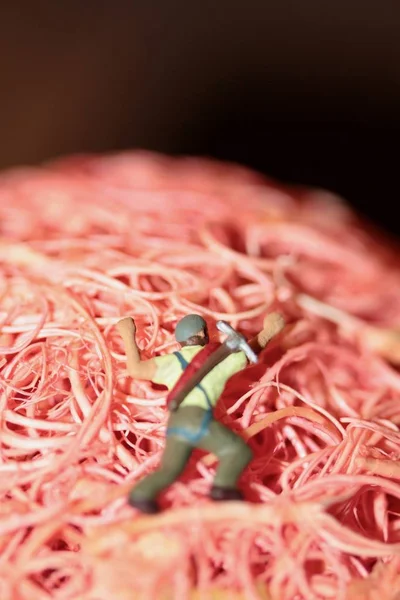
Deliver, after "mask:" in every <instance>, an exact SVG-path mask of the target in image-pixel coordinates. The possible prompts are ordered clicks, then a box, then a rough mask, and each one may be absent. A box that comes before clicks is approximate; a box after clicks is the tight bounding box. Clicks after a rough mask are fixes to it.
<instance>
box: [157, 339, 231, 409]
mask: <svg viewBox="0 0 400 600" xmlns="http://www.w3.org/2000/svg"><path fill="white" fill-rule="evenodd" d="M219 346H220V344H217V343H211V344H207V345H206V346H205V347H204V348H203V349H202V350H200V352H198V354H196V356H195V357H194V358H193V359H192V361H191V362H190V363H188V362H187V360H186V359H185V357H184V356H183V355H182V354H181V353H180V352H174V355H175V356H176V358H177V359H178V360H179V363H180V365H181V367H182V370H183V374H182V375H181V377H180V379H179V380H178V381H177V383H176V384H175V386H174V388H173V389H172V390H171V391H170V393H169V394H168V397H167V404H169V403H170V402H171V400H172V399H173V398H174V397H175V396H176V394H177V393H179V392H180V391H181V390H182V388H183V387H184V386H185V385H186V383H187V382H188V381H189V380H190V379H191V377H193V375H194V374H195V373H196V371H198V369H199V368H200V367H202V366H203V364H204V363H205V361H206V360H207V359H208V357H209V356H210V355H211V354H212V353H213V352H215V350H216V349H217V348H219ZM196 387H197V388H198V389H199V390H201V392H203V394H204V396H205V399H206V402H207V406H208V408H209V410H212V408H213V407H212V404H211V401H210V398H209V397H208V394H207V392H206V390H205V389H204V387H203V386H202V385H201V383H198V384H197V385H196Z"/></svg>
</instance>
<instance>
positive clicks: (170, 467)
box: [129, 436, 193, 513]
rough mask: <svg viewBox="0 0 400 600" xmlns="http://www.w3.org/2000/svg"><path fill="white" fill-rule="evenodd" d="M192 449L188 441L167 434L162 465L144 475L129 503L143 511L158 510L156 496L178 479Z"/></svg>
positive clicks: (133, 491)
mask: <svg viewBox="0 0 400 600" xmlns="http://www.w3.org/2000/svg"><path fill="white" fill-rule="evenodd" d="M192 450H193V446H192V445H191V444H190V443H189V442H188V441H186V440H183V439H178V438H176V437H175V436H167V441H166V446H165V450H164V454H163V457H162V459H161V465H160V467H159V468H158V469H157V471H155V472H154V473H151V474H150V475H148V476H147V477H144V479H142V480H141V481H140V482H139V483H138V484H137V485H136V486H135V487H134V488H133V490H132V491H131V493H130V495H129V504H130V505H131V506H133V507H135V508H138V509H139V510H141V511H142V512H146V513H155V512H157V511H158V505H157V502H156V498H157V496H158V494H159V493H160V492H162V491H163V490H164V489H165V488H167V487H169V486H170V485H171V484H172V483H174V481H175V480H176V479H178V477H179V476H180V474H181V473H182V471H183V470H184V468H185V466H186V464H187V462H188V460H189V458H190V455H191V453H192Z"/></svg>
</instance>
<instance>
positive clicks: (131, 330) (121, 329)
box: [116, 317, 136, 337]
mask: <svg viewBox="0 0 400 600" xmlns="http://www.w3.org/2000/svg"><path fill="white" fill-rule="evenodd" d="M116 327H117V330H118V333H119V334H120V336H121V337H124V336H126V335H129V336H130V335H135V333H136V325H135V321H134V320H133V319H132V317H124V318H123V319H121V320H120V321H118V323H117V325H116Z"/></svg>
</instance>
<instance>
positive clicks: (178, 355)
mask: <svg viewBox="0 0 400 600" xmlns="http://www.w3.org/2000/svg"><path fill="white" fill-rule="evenodd" d="M174 355H175V356H176V358H177V359H178V360H179V362H180V364H181V367H182V369H183V371H184V370H185V369H186V367H187V366H188V365H189V363H188V362H187V360H186V359H185V358H184V356H182V354H181V353H180V352H174ZM196 387H197V388H198V389H199V390H200V391H201V392H203V394H204V396H205V398H206V401H207V405H208V408H209V409H210V410H212V404H211V401H210V398H209V397H208V394H207V392H206V390H205V389H204V388H203V386H202V385H201V383H198V384H197V385H196Z"/></svg>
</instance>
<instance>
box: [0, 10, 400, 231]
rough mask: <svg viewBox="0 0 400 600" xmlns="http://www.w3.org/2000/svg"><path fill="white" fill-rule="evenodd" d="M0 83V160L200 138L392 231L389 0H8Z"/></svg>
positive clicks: (187, 147)
mask: <svg viewBox="0 0 400 600" xmlns="http://www.w3.org/2000/svg"><path fill="white" fill-rule="evenodd" d="M0 91H1V94H0V131H1V144H0V167H6V166H9V165H13V164H21V163H35V162H39V161H43V160H46V159H48V158H51V157H54V156H59V155H62V154H67V153H73V152H87V151H97V152H99V151H107V150H112V149H124V148H136V147H139V148H147V149H151V150H158V151H161V152H168V153H178V154H206V155H209V156H216V157H219V158H225V159H231V160H235V161H239V162H242V163H245V164H248V165H250V166H252V167H254V168H256V169H259V170H261V171H264V172H265V173H267V174H269V175H270V176H273V177H275V178H278V179H280V180H282V181H287V182H291V183H303V184H309V185H316V186H324V187H327V188H328V189H331V190H333V191H335V192H338V193H339V194H341V195H344V196H345V197H346V198H347V199H348V200H349V201H350V202H351V203H352V204H353V205H354V206H355V207H356V208H358V209H359V210H361V211H362V212H364V213H365V214H366V215H368V216H369V217H370V218H372V219H373V220H374V221H375V222H377V223H378V224H380V225H383V226H385V227H386V228H387V229H388V230H389V231H391V232H393V233H396V234H400V222H399V221H398V220H397V217H396V206H397V204H398V174H397V171H398V169H397V166H398V132H399V124H400V110H399V106H400V3H399V2H398V0H392V1H389V0H380V1H376V0H374V1H372V0H371V1H369V0H359V1H355V0H346V1H340V0H336V1H332V0H301V1H299V0H293V1H292V2H289V1H287V0H276V1H275V2H272V1H268V0H264V1H258V2H255V1H253V0H247V1H246V2H238V1H236V2H235V0H214V1H213V2H206V1H200V2H191V1H190V0H186V1H180V2H178V1H176V2H172V1H170V0H159V2H153V1H152V0H137V1H133V0H131V1H129V2H128V1H122V0H121V1H119V2H118V1H117V0H114V2H113V3H112V2H111V1H109V2H104V1H102V0H96V1H94V0H93V1H92V0H85V1H83V0H80V1H79V2H77V1H74V0H70V1H67V0H65V1H64V0H52V2H50V1H48V0H47V1H42V2H32V1H31V2H26V3H24V2H17V3H15V2H8V0H3V2H2V4H1V7H0Z"/></svg>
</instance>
